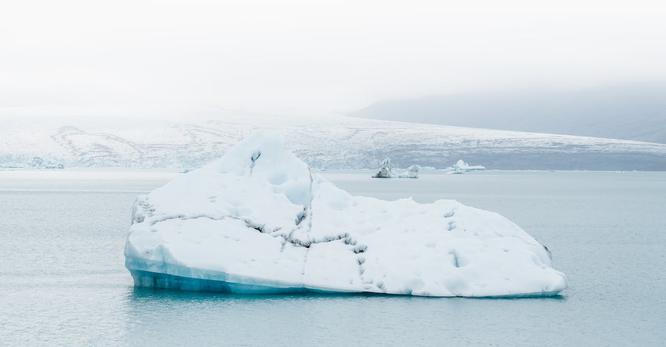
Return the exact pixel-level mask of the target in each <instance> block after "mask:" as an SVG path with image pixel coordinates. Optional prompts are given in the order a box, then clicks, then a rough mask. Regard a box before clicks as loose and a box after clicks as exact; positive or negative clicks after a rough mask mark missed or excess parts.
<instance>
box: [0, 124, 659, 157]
mask: <svg viewBox="0 0 666 347" xmlns="http://www.w3.org/2000/svg"><path fill="white" fill-rule="evenodd" d="M269 129H277V130H278V131H280V132H282V133H284V135H285V137H286V140H287V146H288V147H289V148H290V149H291V150H293V151H294V152H295V153H296V154H297V155H298V156H299V157H300V158H303V159H304V160H305V161H307V162H308V163H309V164H310V165H312V166H313V167H316V168H322V169H358V168H374V167H377V165H379V163H380V161H381V160H382V159H384V158H385V157H390V158H391V159H392V161H393V163H394V164H395V165H396V166H400V167H407V166H409V165H412V164H418V165H422V166H430V167H436V168H444V167H448V166H450V165H452V164H453V163H454V162H455V161H457V160H458V159H461V158H462V159H465V160H466V161H467V162H470V163H472V164H482V165H485V166H486V167H488V168H490V169H590V170H596V169H598V170H632V169H636V170H666V144H656V143H646V142H637V141H626V140H612V139H604V138H592V137H578V136H567V135H549V134H539V133H525V132H513V131H498V130H487V129H474V128H462V127H452V126H440V125H430V124H417V123H404V122H389V121H377V120H364V119H358V118H351V117H332V118H323V119H283V118H272V117H235V118H234V117H225V119H224V120H200V121H191V122H167V121H147V120H144V121H141V122H137V121H133V122H127V123H119V122H113V121H99V120H95V121H86V120H72V121H67V122H64V121H39V122H36V121H29V120H22V121H18V120H17V121H13V122H5V124H4V126H3V127H2V128H0V167H5V168H7V167H30V166H31V165H32V166H34V162H35V157H38V160H37V161H36V162H37V163H50V164H49V165H51V166H53V164H58V163H62V164H63V165H64V166H65V167H127V168H194V167H199V166H201V165H203V164H204V163H206V162H208V161H210V160H212V159H214V158H217V157H219V156H221V155H222V154H223V153H224V152H225V150H226V149H227V148H229V146H231V145H233V144H235V143H237V142H238V141H239V140H240V139H242V138H244V137H245V136H247V135H248V134H250V133H251V132H253V131H258V130H269ZM40 165H43V164H40Z"/></svg>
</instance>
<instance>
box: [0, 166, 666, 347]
mask: <svg viewBox="0 0 666 347" xmlns="http://www.w3.org/2000/svg"><path fill="white" fill-rule="evenodd" d="M168 176H169V175H160V174H137V175H132V174H118V173H105V174H96V173H67V172H62V173H49V174H39V173H21V172H13V173H12V172H10V173H7V172H0V256H1V258H0V259H1V260H0V345H7V346H26V345H69V346H71V345H95V346H99V345H136V346H145V345H190V346H194V345H220V346H226V345H230V346H235V345H239V346H255V345H256V346H269V345H270V346H311V345H345V346H349V345H352V346H353V345H357V346H367V345H381V346H387V345H399V346H422V345H423V346H425V345H440V346H441V345H447V346H456V345H484V346H488V345H497V346H515V345H525V346H533V345H546V346H571V345H617V346H621V345H663V344H664V341H665V340H666V330H665V329H664V327H665V326H666V270H664V269H665V268H664V266H665V265H666V173H611V172H485V173H479V174H469V175H427V176H424V177H422V178H420V179H418V180H371V179H369V178H367V176H368V175H367V173H362V174H359V173H355V174H350V173H327V174H326V176H327V177H329V178H330V179H332V180H333V181H334V182H336V183H337V184H338V185H339V186H341V187H342V188H345V189H347V190H350V191H352V192H353V193H356V194H363V195H369V196H376V197H380V198H386V199H395V198H401V197H408V196H412V197H413V198H414V199H415V200H417V201H422V202H426V201H433V200H435V199H438V198H452V199H457V200H459V201H461V202H463V203H466V204H469V205H472V206H476V207H481V208H485V209H489V210H493V211H497V212H499V213H501V214H503V215H505V216H507V217H509V218H510V219H512V220H514V221H515V222H517V223H518V224H519V225H521V226H522V227H523V228H524V229H525V230H527V231H528V232H529V233H530V234H532V235H533V236H534V237H536V238H537V239H538V240H540V241H541V242H543V243H544V244H546V245H548V247H549V248H550V249H551V250H552V252H553V257H554V263H555V267H556V268H557V269H559V270H561V271H564V272H565V273H566V274H567V275H568V278H569V282H570V288H569V289H568V290H567V291H566V292H565V294H564V296H563V297H561V298H555V299H513V300H509V299H504V300H490V299H457V298H456V299H441V298H414V297H398V296H369V295H351V296H350V295H341V296H330V295H329V296H321V295H319V296H318V295H307V296H304V295H292V296H252V297H248V296H236V295H220V294H197V293H184V292H169V291H159V290H137V289H134V288H133V287H132V282H131V278H130V276H129V275H128V273H127V272H126V270H125V269H124V267H123V261H124V259H123V255H122V251H123V244H124V241H125V240H124V238H125V236H126V233H127V229H128V223H129V209H130V206H131V204H132V201H133V200H134V197H135V196H136V194H137V192H141V191H146V190H149V189H152V188H154V187H156V186H158V185H159V184H161V183H162V182H164V180H165V179H166V178H168Z"/></svg>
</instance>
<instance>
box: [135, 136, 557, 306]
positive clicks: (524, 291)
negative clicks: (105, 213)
mask: <svg viewBox="0 0 666 347" xmlns="http://www.w3.org/2000/svg"><path fill="white" fill-rule="evenodd" d="M125 256H126V265H127V267H128V269H129V270H130V272H132V275H133V277H134V280H135V284H136V285H137V286H148V287H162V288H176V289H186V290H214V291H229V292H239V293H276V292H298V291H307V290H312V291H325V292H373V293H388V294H410V295H424V296H467V297H479V296H523V295H553V294H557V293H559V292H560V291H562V290H563V289H565V288H566V278H565V276H564V274H562V273H561V272H558V271H556V270H554V269H553V268H552V267H551V259H550V255H549V252H548V251H547V249H546V248H545V247H543V246H542V245H541V244H539V243H538V242H537V241H535V240H534V239H533V238H532V237H531V236H530V235H528V234H527V233H525V232H524V231H523V230H522V229H521V228H520V227H518V226H517V225H515V224H514V223H512V222H511V221H509V220H508V219H506V218H504V217H502V216H500V215H498V214H496V213H493V212H487V211H483V210H479V209H476V208H472V207H468V206H465V205H462V204H460V203H458V202H456V201H453V200H438V201H436V202H434V203H432V204H419V203H416V202H414V201H413V200H411V199H404V200H396V201H383V200H378V199H374V198H366V197H358V196H352V195H350V194H348V193H347V192H345V191H343V190H341V189H339V188H337V187H336V186H334V185H333V184H331V183H330V182H328V181H326V180H325V179H323V178H321V177H319V176H318V175H316V174H313V173H312V172H311V171H310V169H309V168H308V166H307V165H306V164H305V163H303V162H302V161H300V160H299V159H298V158H296V157H295V156H294V155H293V154H291V153H290V152H289V151H286V150H285V149H284V146H283V142H282V140H281V138H280V137H277V136H270V135H256V136H253V137H250V138H249V139H247V140H245V141H243V142H241V143H240V144H238V145H236V146H235V147H233V148H231V149H230V150H229V151H228V152H227V154H226V155H225V156H224V157H223V158H221V159H219V160H217V161H215V162H213V163H211V164H209V165H207V166H205V167H203V168H201V169H199V170H195V171H192V172H190V173H188V174H185V175H182V176H179V177H178V178H176V179H174V180H173V181H171V182H170V183H168V184H166V185H165V186H163V187H161V188H158V189H156V190H154V191H152V192H151V193H150V194H148V195H146V196H142V197H140V198H139V199H137V202H136V203H135V206H134V210H133V213H132V226H131V229H130V234H129V236H128V239H127V244H126V249H125Z"/></svg>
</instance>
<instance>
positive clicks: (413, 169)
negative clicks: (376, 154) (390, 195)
mask: <svg viewBox="0 0 666 347" xmlns="http://www.w3.org/2000/svg"><path fill="white" fill-rule="evenodd" d="M420 169H421V167H420V166H418V165H411V166H410V167H408V168H407V170H402V169H394V168H393V167H392V165H391V159H390V158H386V159H384V160H383V161H382V163H381V165H380V168H379V171H377V173H376V174H374V175H373V176H372V178H419V170H420Z"/></svg>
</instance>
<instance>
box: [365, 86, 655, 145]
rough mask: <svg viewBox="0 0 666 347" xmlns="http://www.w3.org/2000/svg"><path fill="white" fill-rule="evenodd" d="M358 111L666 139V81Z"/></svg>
mask: <svg viewBox="0 0 666 347" xmlns="http://www.w3.org/2000/svg"><path fill="white" fill-rule="evenodd" d="M352 115H353V116H357V117H363V118H372V119H383V120H396V121H408V122H423V123H433V124H445V125H454V126H467V127H477V128H488V129H504V130H516V131H530V132H544V133H552V134H569V135H580V136H595V137H606V138H619V139H629V140H639V141H648V142H659V143H666V84H633V85H629V84H627V85H620V86H614V87H604V88H589V89H584V90H571V91H562V90H558V91H553V90H551V91H549V90H532V91H514V92H492V93H491V92H486V93H469V94H460V95H442V96H431V97H426V98H420V99H406V100H388V101H383V102H378V103H375V104H373V105H370V106H369V107H367V108H365V109H362V110H360V111H357V112H354V113H353V114H352Z"/></svg>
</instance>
